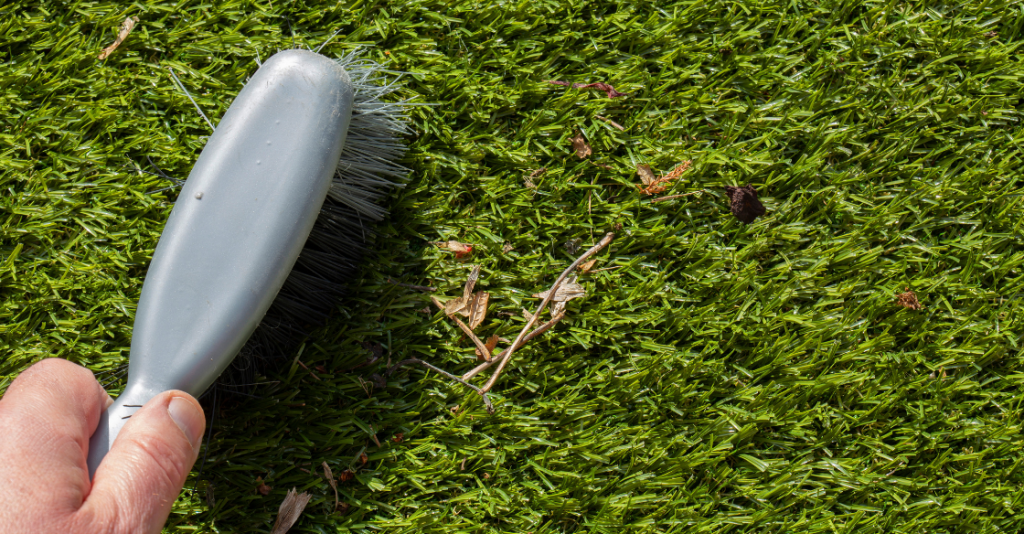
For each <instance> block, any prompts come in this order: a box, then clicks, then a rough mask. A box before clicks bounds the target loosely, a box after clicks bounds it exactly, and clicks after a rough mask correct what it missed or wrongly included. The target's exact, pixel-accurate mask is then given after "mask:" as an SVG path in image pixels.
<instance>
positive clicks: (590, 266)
mask: <svg viewBox="0 0 1024 534" xmlns="http://www.w3.org/2000/svg"><path fill="white" fill-rule="evenodd" d="M596 263H597V260H596V259H593V260H590V261H588V262H586V263H584V264H583V265H580V274H587V273H589V272H590V270H591V269H593V268H594V265H595V264H596Z"/></svg>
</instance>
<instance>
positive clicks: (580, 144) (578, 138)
mask: <svg viewBox="0 0 1024 534" xmlns="http://www.w3.org/2000/svg"><path fill="white" fill-rule="evenodd" d="M569 141H572V148H573V150H575V151H576V155H577V156H579V158H580V159H584V158H586V157H587V156H589V155H591V154H593V152H594V151H593V150H591V149H590V145H588V144H587V140H586V138H585V137H583V132H576V135H575V136H574V137H571V138H569Z"/></svg>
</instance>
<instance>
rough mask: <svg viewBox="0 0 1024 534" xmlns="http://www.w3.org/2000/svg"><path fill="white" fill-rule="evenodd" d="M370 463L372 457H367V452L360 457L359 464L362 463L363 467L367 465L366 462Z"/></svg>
mask: <svg viewBox="0 0 1024 534" xmlns="http://www.w3.org/2000/svg"><path fill="white" fill-rule="evenodd" d="M369 461H370V457H369V456H367V455H366V453H365V452H364V453H361V454H360V455H359V463H361V464H363V465H366V462H369Z"/></svg>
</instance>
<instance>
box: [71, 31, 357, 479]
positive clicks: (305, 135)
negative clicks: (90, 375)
mask: <svg viewBox="0 0 1024 534" xmlns="http://www.w3.org/2000/svg"><path fill="white" fill-rule="evenodd" d="M352 104H353V88H352V83H351V81H350V79H349V76H348V74H347V73H346V71H345V69H343V68H342V67H341V66H340V65H339V64H338V63H336V62H334V61H332V60H330V59H327V58H325V57H323V56H320V55H318V54H315V53H313V52H308V51H303V50H289V51H285V52H281V53H278V54H277V55H275V56H273V57H272V58H270V59H269V60H268V61H267V62H266V63H265V64H264V65H263V66H262V67H261V68H260V69H259V70H258V71H257V72H256V74H255V75H253V77H252V78H251V79H250V80H249V82H248V84H247V85H246V86H245V87H244V88H243V89H242V91H241V92H240V93H239V95H238V97H237V98H236V99H235V101H234V102H233V103H232V104H231V107H230V108H229V109H228V111H227V112H226V113H225V115H224V117H223V119H222V120H221V122H220V124H219V125H218V126H217V129H216V131H215V132H214V133H213V135H211V136H210V139H209V142H208V143H207V145H206V147H205V148H204V149H203V152H202V154H201V155H200V156H199V159H198V161H197V162H196V164H195V166H194V167H193V169H192V172H191V174H190V175H189V178H188V180H187V181H186V182H185V185H184V187H183V188H182V190H181V192H180V194H179V197H178V201H177V202H176V204H175V206H174V209H173V210H172V211H171V216H170V218H169V219H168V221H167V225H166V227H165V228H164V231H163V233H162V235H161V237H160V241H159V243H158V244H157V248H156V252H155V253H154V255H153V261H152V263H151V264H150V267H149V271H148V273H147V275H146V281H145V283H144V284H143V288H142V296H141V298H140V300H139V305H138V310H137V312H136V315H135V325H134V331H133V334H132V344H131V353H130V357H129V366H128V382H127V384H126V386H125V389H124V392H123V393H122V394H121V396H120V397H118V399H117V400H116V401H115V403H114V404H113V405H112V406H111V407H110V408H109V409H108V410H107V411H106V412H105V413H104V415H103V417H102V419H101V421H100V425H99V428H98V429H97V430H96V432H95V434H94V435H93V436H92V439H91V440H90V443H89V457H88V464H89V474H90V477H91V476H93V475H94V474H95V471H96V469H97V467H98V466H99V464H100V462H101V460H102V459H103V457H104V456H105V455H106V453H107V451H108V450H109V449H110V446H111V445H112V444H113V442H114V439H115V438H116V437H117V434H118V432H119V431H120V429H121V427H122V426H123V425H124V424H125V423H126V422H127V421H128V420H129V419H128V418H129V417H130V416H131V415H132V414H133V413H134V412H135V411H136V410H137V409H138V408H137V407H136V406H141V405H142V404H145V403H146V401H148V400H149V399H151V398H153V397H154V396H155V395H157V394H159V393H161V392H163V391H166V390H169V389H179V390H182V391H186V392H188V393H190V394H191V395H194V396H199V395H200V394H202V393H203V392H204V391H205V390H206V389H207V388H208V387H210V386H211V385H212V384H213V383H214V382H215V381H216V380H217V378H218V377H219V376H220V374H221V373H222V372H223V371H224V370H225V369H226V368H227V367H228V366H229V365H230V364H231V361H232V360H233V359H234V358H235V356H236V355H237V354H238V353H239V351H240V350H241V349H242V347H243V345H244V344H245V343H246V341H247V340H248V339H249V337H250V335H251V334H252V333H253V331H254V330H255V329H256V327H257V326H258V325H259V324H260V321H261V320H262V319H263V318H264V315H265V314H266V313H267V310H268V309H269V308H270V307H271V304H272V303H273V302H274V299H275V297H276V296H277V294H278V291H279V290H280V289H281V287H282V286H283V285H284V284H285V281H286V279H287V278H288V276H289V274H290V272H291V270H292V267H293V266H294V264H295V262H296V259H297V258H298V257H299V254H300V252H301V251H302V249H303V245H304V244H305V243H306V241H307V238H308V237H309V236H310V231H311V230H312V229H313V226H314V223H315V222H316V220H317V216H318V215H319V214H320V212H321V207H322V205H323V203H324V198H325V197H326V196H327V194H328V191H329V190H330V189H331V187H332V180H333V179H334V176H335V172H336V169H337V166H338V162H339V158H340V156H341V153H342V149H343V147H344V145H345V138H346V134H347V132H348V128H349V121H350V119H351V116H352Z"/></svg>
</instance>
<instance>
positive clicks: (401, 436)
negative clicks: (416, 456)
mask: <svg viewBox="0 0 1024 534" xmlns="http://www.w3.org/2000/svg"><path fill="white" fill-rule="evenodd" d="M391 441H394V442H395V443H401V442H403V441H405V433H403V432H399V433H397V434H395V437H393V438H391Z"/></svg>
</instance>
